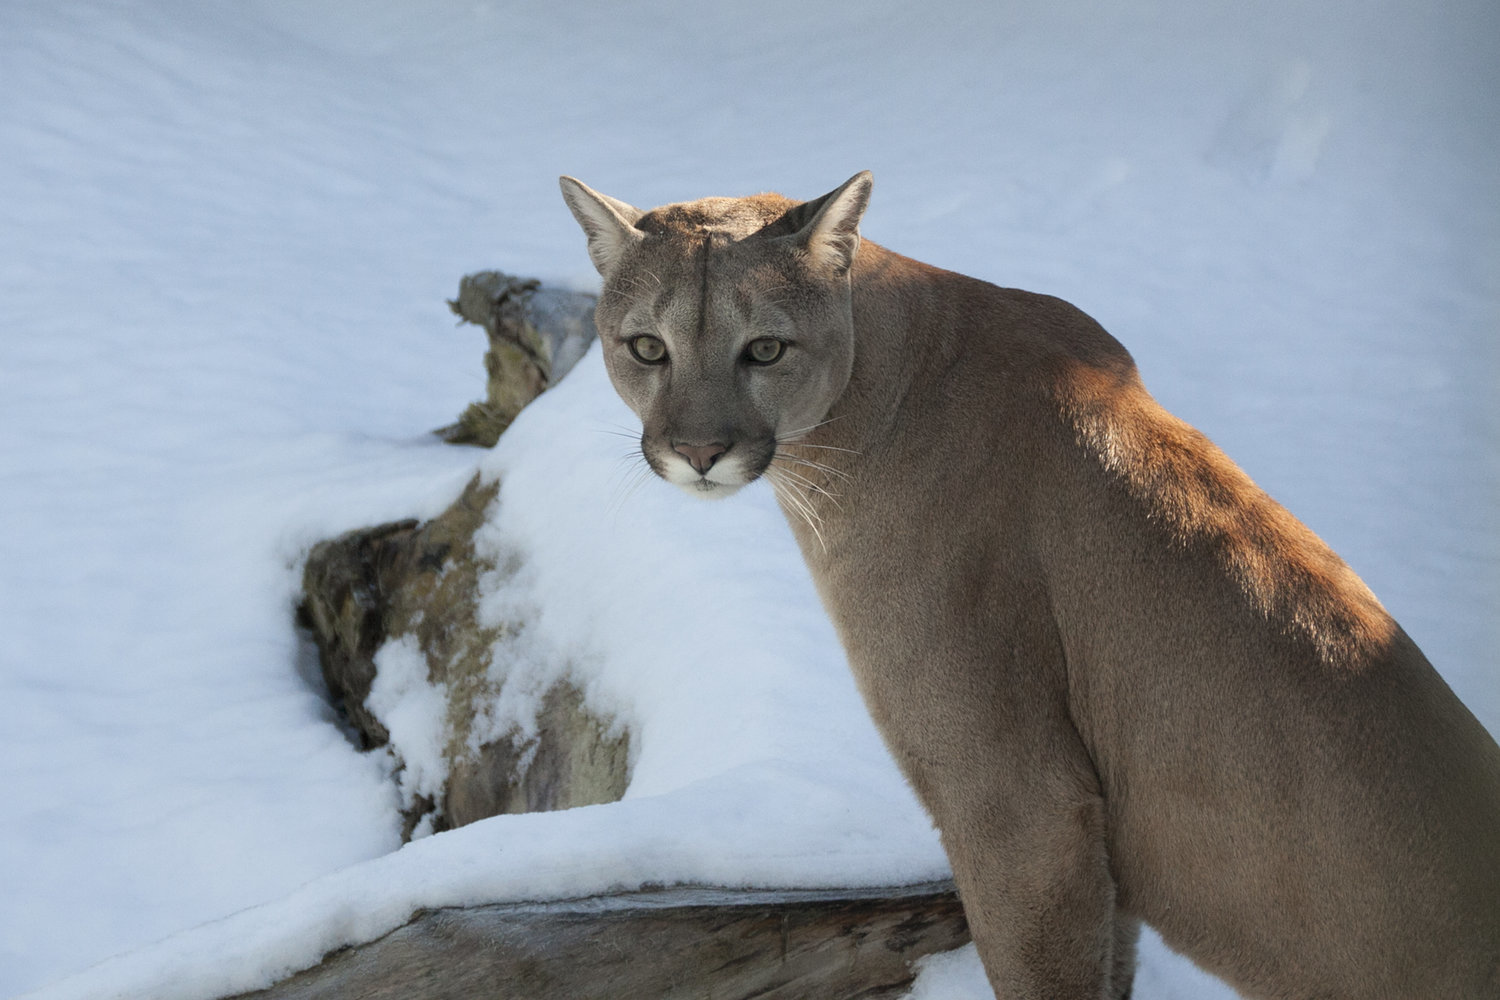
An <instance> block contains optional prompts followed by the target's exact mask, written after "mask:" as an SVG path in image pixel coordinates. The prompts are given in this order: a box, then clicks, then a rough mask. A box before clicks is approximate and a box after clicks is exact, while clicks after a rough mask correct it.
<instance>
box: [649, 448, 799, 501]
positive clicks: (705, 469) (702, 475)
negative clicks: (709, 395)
mask: <svg viewBox="0 0 1500 1000" xmlns="http://www.w3.org/2000/svg"><path fill="white" fill-rule="evenodd" d="M709 450H711V449H706V448H703V447H695V446H687V445H678V446H675V447H672V448H671V449H665V448H663V449H659V450H658V451H657V452H656V454H655V455H652V454H651V453H650V452H649V451H647V450H646V449H645V448H643V449H642V452H643V453H645V455H646V461H647V464H649V465H650V466H651V468H652V470H653V471H655V473H656V474H657V475H658V476H660V477H661V478H663V479H665V480H666V481H667V482H669V483H671V484H672V485H673V486H676V487H678V488H679V489H681V490H684V491H686V492H688V493H691V494H692V495H693V496H696V497H700V498H702V499H705V500H722V499H724V498H725V497H728V496H732V495H734V494H735V493H738V492H739V491H740V490H741V489H743V488H744V487H746V486H748V485H750V484H751V483H753V482H754V481H755V480H757V479H759V478H760V477H761V476H762V475H763V474H764V473H765V470H766V466H767V465H769V464H770V459H771V457H773V456H772V455H767V456H766V457H765V458H763V459H761V460H760V461H757V460H756V459H757V456H756V455H755V454H754V452H757V451H759V450H760V449H754V448H750V447H748V446H746V445H744V444H743V443H736V444H731V445H730V446H729V447H727V448H724V449H723V451H722V452H720V453H718V454H715V455H712V456H711V457H710V456H709V455H708V451H709Z"/></svg>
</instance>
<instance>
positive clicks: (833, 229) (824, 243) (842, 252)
mask: <svg viewBox="0 0 1500 1000" xmlns="http://www.w3.org/2000/svg"><path fill="white" fill-rule="evenodd" d="M874 183H875V179H874V177H872V176H871V175H870V172H869V171H868V170H861V171H860V172H859V173H857V174H855V175H854V176H853V177H851V178H849V179H848V180H847V181H845V182H844V183H843V184H841V185H839V186H838V187H837V188H835V189H834V190H833V191H830V192H829V193H828V194H825V195H824V196H823V197H821V198H817V199H814V200H813V201H810V202H808V203H807V204H805V205H803V206H802V212H803V213H809V212H810V213H812V218H811V219H809V220H808V221H807V222H806V224H804V225H803V226H802V228H801V229H799V230H798V231H797V235H796V236H795V237H794V238H795V239H796V240H797V241H798V242H799V243H800V244H801V245H802V248H803V250H804V251H805V252H806V253H807V255H808V258H809V259H810V260H812V261H813V262H814V263H815V264H816V265H818V266H820V267H825V268H828V269H829V270H831V271H832V272H833V273H835V274H838V275H845V274H848V273H849V269H850V268H852V267H853V266H854V254H855V252H856V251H857V250H859V220H860V217H861V216H863V215H864V214H865V208H866V206H868V205H869V204H870V188H871V187H872V186H874Z"/></svg>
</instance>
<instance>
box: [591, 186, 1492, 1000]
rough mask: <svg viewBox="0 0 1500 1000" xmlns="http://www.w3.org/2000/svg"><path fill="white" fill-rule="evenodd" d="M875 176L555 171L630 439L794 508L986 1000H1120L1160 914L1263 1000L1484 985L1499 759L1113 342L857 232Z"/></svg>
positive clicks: (683, 478)
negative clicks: (599, 289)
mask: <svg viewBox="0 0 1500 1000" xmlns="http://www.w3.org/2000/svg"><path fill="white" fill-rule="evenodd" d="M869 189H870V181H869V176H868V174H861V175H857V176H856V177H855V178H853V179H851V180H850V181H849V182H848V183H847V184H845V185H844V186H843V187H841V188H839V189H838V190H837V191H835V192H833V193H832V194H830V195H828V196H826V197H825V198H823V199H818V200H817V201H814V202H810V203H807V204H805V205H802V204H798V203H796V202H792V201H788V200H786V199H782V198H780V197H778V196H774V195H761V196H757V197H755V198H751V199H709V200H705V201H700V202H693V203H688V204H685V205H677V206H668V207H666V208H663V209H657V210H655V211H653V212H649V213H641V212H639V210H636V209H632V208H630V206H628V205H625V204H624V203H623V202H614V201H613V200H612V199H602V196H599V195H597V194H596V193H595V192H592V191H590V190H589V189H588V188H586V187H584V186H583V185H581V184H578V183H577V182H576V181H572V180H571V179H565V181H564V193H565V195H566V196H567V199H568V202H569V205H570V207H572V209H573V211H574V214H575V215H577V216H578V217H579V221H580V222H581V223H583V225H584V228H585V230H586V231H588V232H589V233H590V248H591V253H593V254H594V256H595V260H596V263H598V264H599V265H600V270H601V273H602V274H603V276H604V279H605V288H604V295H603V297H602V298H601V303H600V307H599V313H598V319H599V329H600V334H601V339H602V340H603V343H604V348H605V356H606V361H607V364H608V365H609V368H610V374H611V377H612V379H613V380H614V382H615V385H616V387H617V388H618V389H619V390H620V392H621V395H622V396H623V397H624V398H625V400H626V401H627V402H628V403H629V404H630V405H631V406H632V407H633V408H634V409H635V410H636V412H637V413H638V414H639V415H640V416H641V418H642V423H643V428H644V430H643V434H642V450H643V453H644V454H645V455H646V457H647V460H648V461H649V462H651V464H652V466H653V467H654V468H656V469H657V471H658V472H660V473H661V474H662V475H664V476H666V477H667V478H668V479H670V480H671V481H673V482H675V483H677V484H678V485H680V486H682V487H683V488H684V489H688V490H690V491H694V492H699V493H702V494H704V495H709V496H716V495H723V494H726V493H730V492H733V491H734V490H735V489H738V488H739V487H740V486H742V485H744V483H746V482H749V481H751V480H753V479H755V478H758V477H761V476H765V477H767V478H769V479H770V480H771V481H772V482H773V485H775V487H776V489H777V495H778V497H779V498H780V500H781V502H782V506H783V509H784V510H785V511H786V513H787V517H788V520H789V521H790V523H791V525H792V528H793V530H794V532H795V533H796V535H797V539H798V542H799V543H800V545H801V547H802V551H803V554H804V556H805V558H806V560H807V563H808V566H809V568H810V569H811V571H812V575H813V578H814V580H815V581H816V583H817V585H818V588H819V592H820V594H821V596H822V598H823V601H824V604H825V606H826V607H827V609H828V612H829V614H830V616H831V617H832V619H833V621H834V623H835V625H836V627H837V628H838V630H839V634H840V637H841V638H842V640H843V643H844V646H845V648H846V650H847V652H848V654H849V661H850V665H851V667H852V669H853V671H854V673H855V677H856V679H857V680H858V682H859V685H860V689H861V692H862V693H863V695H864V697H865V700H866V703H867V705H868V706H869V709H870V711H871V714H872V716H873V717H874V719H875V721H876V723H877V725H878V726H879V727H880V730H881V732H882V734H883V735H884V737H885V739H886V741H887V744H888V745H889V746H890V748H891V750H892V753H893V755H894V756H895V758H896V760H897V762H898V763H899V764H900V766H901V767H902V769H903V771H904V773H905V774H906V775H907V777H908V778H909V779H910V781H911V782H912V784H913V786H914V787H915V788H916V790H917V792H918V794H919V796H920V797H921V799H922V801H923V802H924V804H925V805H926V806H927V808H928V809H929V810H930V811H931V813H932V815H933V818H934V820H935V821H936V823H937V824H938V827H939V829H940V830H941V831H942V835H943V841H944V845H945V847H946V849H947V851H948V854H949V858H950V860H951V861H952V865H953V870H954V874H955V877H956V878H957V880H958V884H959V888H960V892H961V894H962V897H963V900H964V905H965V909H966V911H967V913H968V916H969V920H970V924H971V927H972V930H973V933H974V938H975V941H976V942H977V944H978V946H979V951H980V955H981V957H982V958H983V960H984V964H985V968H986V970H987V972H988V974H989V977H990V980H991V982H992V983H993V985H994V987H995V990H996V994H997V996H999V997H1001V998H1004V1000H1022V998H1049V1000H1059V998H1089V1000H1099V998H1101V997H1124V996H1127V995H1128V993H1129V990H1130V982H1131V978H1132V975H1133V969H1134V945H1135V933H1136V929H1137V926H1138V923H1137V922H1138V921H1145V922H1147V923H1149V924H1151V925H1152V926H1154V927H1156V928H1157V929H1158V930H1159V931H1160V933H1161V934H1162V936H1163V937H1164V938H1165V939H1166V940H1167V942H1168V943H1169V944H1171V945H1172V946H1173V947H1175V948H1177V949H1179V950H1181V951H1183V952H1185V953H1187V954H1188V955H1189V956H1190V957H1192V958H1193V959H1194V960H1195V961H1197V962H1198V963H1199V964H1200V965H1202V966H1203V967H1204V968H1206V969H1208V970H1209V971H1211V972H1214V973H1216V974H1217V975H1219V976H1221V977H1223V978H1224V979H1226V980H1228V981H1229V982H1230V983H1231V984H1233V985H1234V986H1235V987H1236V988H1238V989H1239V990H1241V991H1242V992H1243V993H1244V994H1245V995H1246V996H1248V997H1264V998H1321V997H1329V998H1332V997H1338V998H1409V997H1445V998H1446V997H1463V998H1479V997H1486V998H1496V997H1500V748H1497V747H1496V744H1495V741H1494V740H1493V739H1492V738H1491V737H1490V735H1489V734H1488V733H1486V732H1485V730H1484V729H1483V727H1481V726H1480V725H1479V723H1478V722H1477V721H1476V720H1475V719H1474V717H1473V716H1472V715H1471V714H1470V713H1469V712H1468V711H1467V710H1466V709H1465V708H1464V706H1463V705H1462V704H1461V703H1460V702H1459V701H1458V699H1457V698H1456V697H1455V696H1454V695H1453V693H1452V691H1451V690H1449V688H1448V687H1447V685H1446V684H1444V682H1443V681H1442V679H1441V678H1440V677H1439V676H1438V675H1437V673H1436V672H1435V671H1434V670H1433V669H1432V667H1431V666H1430V665H1429V664H1428V662H1427V661H1426V659H1425V658H1424V657H1423V656H1422V653H1421V652H1420V651H1419V650H1418V649H1417V647H1416V646H1415V645H1414V644H1413V643H1412V642H1411V640H1410V639H1409V638H1408V637H1407V636H1406V634H1405V633H1404V632H1403V631H1402V630H1401V629H1400V627H1399V626H1398V625H1397V624H1396V623H1395V622H1394V621H1393V620H1392V619H1391V618H1390V616H1389V615H1388V614H1387V613H1386V612H1385V610H1384V609H1383V608H1382V607H1381V605H1380V603H1379V602H1378V601H1377V600H1376V599H1375V597H1374V595H1372V594H1371V593H1370V591H1369V590H1368V589H1367V588H1366V587H1365V586H1364V584H1363V583H1362V582H1361V581H1360V580H1359V578H1358V577H1357V576H1355V574H1354V573H1353V572H1352V571H1351V570H1350V569H1349V568H1348V567H1347V566H1346V565H1345V564H1344V563H1343V562H1342V561H1341V560H1340V559H1339V558H1338V557H1337V556H1336V555H1334V553H1333V552H1331V551H1330V550H1329V549H1328V548H1327V547H1326V546H1325V545H1324V544H1323V543H1322V542H1321V541H1320V540H1319V539H1318V538H1317V537H1316V536H1315V535H1314V534H1313V533H1312V532H1311V531H1309V530H1308V529H1307V528H1306V527H1305V526H1303V525H1302V524H1301V523H1300V522H1299V521H1297V520H1296V518H1294V517H1293V516H1292V515H1291V514H1289V513H1288V512H1287V511H1286V510H1284V509H1283V508H1281V507H1280V506H1279V505H1277V504H1276V503H1275V502H1274V501H1273V500H1271V499H1270V498H1269V497H1268V496H1266V494H1265V493H1263V492H1262V491H1261V490H1259V489H1258V488H1257V487H1256V486H1255V485H1254V484H1253V483H1252V482H1251V481H1250V480H1249V478H1248V477H1247V476H1246V475H1245V474H1244V473H1243V472H1242V471H1240V469H1239V468H1238V467H1236V466H1235V465H1234V464H1233V463H1232V462H1231V461H1230V460H1229V459H1228V458H1226V457H1225V456H1224V455H1223V454H1222V453H1221V452H1219V451H1218V449H1216V448H1215V447H1214V446H1213V445H1212V444H1211V443H1210V442H1209V441H1208V440H1207V439H1206V438H1205V437H1203V435H1201V434H1199V433H1198V432H1197V431H1195V430H1193V429H1192V428H1191V427H1188V426H1187V425H1186V424H1184V423H1182V422H1181V421H1180V420H1177V419H1176V418H1175V417H1173V416H1171V415H1170V414H1168V413H1167V412H1165V411H1164V410H1162V409H1161V407H1160V406H1159V405H1158V404H1157V403H1156V402H1155V401H1154V400H1153V399H1152V398H1151V396H1150V395H1149V394H1148V393H1147V392H1146V390H1145V389H1144V388H1143V387H1142V385H1141V383H1140V381H1139V379H1138V378H1137V375H1136V372H1135V368H1134V365H1133V363H1132V362H1131V359H1130V357H1129V355H1128V354H1127V353H1126V352H1125V350H1124V349H1123V348H1122V347H1121V346H1120V345H1119V344H1118V343H1116V342H1115V341H1114V340H1113V338H1111V337H1110V336H1109V335H1108V334H1106V333H1105V332H1104V331H1103V330H1102V329H1100V328H1099V327H1098V325H1097V324H1095V323H1094V322H1093V321H1092V320H1090V319H1089V318H1088V317H1087V316H1084V315H1083V314H1082V313H1080V312H1079V311H1078V310H1076V309H1074V308H1073V307H1071V306H1069V305H1067V304H1066V303H1063V302H1061V301H1059V300H1057V299H1052V298H1047V297H1045V296H1038V295H1032V294H1029V293H1026V292H1020V291H1016V290H1012V289H1002V288H997V287H995V286H993V285H990V284H987V283H985V282H982V281H977V280H974V279H972V278H966V277H963V276H961V275H957V274H952V273H949V272H945V271H941V270H938V269H936V268H932V267H929V266H927V265H924V264H920V263H917V262H915V261H912V260H908V259H906V258H904V257H901V256H899V255H897V254H894V253H891V252H890V251H887V250H885V249H883V248H881V247H878V246H876V245H874V244H872V243H869V242H867V241H864V242H862V241H861V240H860V239H859V236H858V233H857V229H856V227H857V224H858V221H859V217H860V214H861V213H862V212H863V209H864V205H865V201H866V199H867V198H868V194H869ZM605 209H608V210H607V211H606V210H605ZM591 227H592V228H591ZM642 335H647V336H650V337H655V338H658V339H660V341H661V342H662V344H663V345H664V347H665V349H666V351H667V352H668V360H667V361H665V362H663V363H661V364H657V365H643V364H642V363H640V362H639V361H638V360H636V359H634V358H633V357H632V355H631V353H630V350H629V347H630V338H632V337H637V336H642ZM768 335H771V336H776V337H778V338H780V339H782V340H784V341H785V343H786V348H785V353H784V356H783V357H782V358H781V359H780V360H778V361H777V362H776V363H775V364H772V365H768V366H757V365H754V364H751V363H749V362H748V361H747V360H746V358H747V357H748V354H747V353H746V351H747V347H746V345H747V344H749V343H751V342H752V341H754V340H755V339H756V338H762V337H765V336H768ZM705 448H707V449H709V451H713V452H721V454H719V455H718V458H717V460H716V462H715V464H714V467H713V468H710V469H709V470H708V472H707V473H704V474H702V475H700V474H699V472H698V471H697V470H696V468H695V467H690V466H689V464H688V462H687V459H686V458H685V457H684V456H685V455H697V456H701V455H703V454H707V452H705V451H704V449H705Z"/></svg>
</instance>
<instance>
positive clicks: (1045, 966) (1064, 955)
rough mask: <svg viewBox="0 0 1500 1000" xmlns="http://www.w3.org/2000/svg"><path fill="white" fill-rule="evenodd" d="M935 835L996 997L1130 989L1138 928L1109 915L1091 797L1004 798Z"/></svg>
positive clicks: (1024, 999) (1069, 999)
mask: <svg viewBox="0 0 1500 1000" xmlns="http://www.w3.org/2000/svg"><path fill="white" fill-rule="evenodd" d="M943 834H944V842H945V845H946V846H947V848H948V853H949V860H950V861H951V862H952V865H953V872H954V877H955V879H956V880H957V883H958V890H959V895H960V897H961V898H962V900H963V904H964V912H965V914H966V915H967V916H968V919H969V928H970V931H971V932H972V934H973V937H974V943H975V945H976V946H977V947H978V950H979V957H980V958H981V959H982V960H983V962H984V968H985V972H986V973H987V975H988V976H989V979H990V984H991V986H993V987H994V990H995V995H996V997H998V998H1003V1000H1120V998H1123V997H1127V996H1128V995H1129V991H1130V980H1131V978H1132V974H1133V971H1134V944H1135V935H1136V929H1137V928H1136V925H1135V923H1134V921H1132V920H1130V919H1129V918H1123V917H1117V915H1116V911H1115V889H1114V881H1113V878H1112V877H1111V875H1110V871H1109V861H1108V855H1107V851H1106V847H1105V840H1104V821H1103V803H1102V801H1101V800H1099V799H1098V798H1097V796H1095V797H1084V798H1074V799H1071V800H1069V801H1065V802H1056V801H1054V802H1051V803H1047V804H1043V803H1041V802H1021V801H1016V800H1015V799H1011V800H1009V801H1006V802H1004V803H1003V804H999V805H994V806H991V807H990V808H987V809H985V810H983V811H976V812H975V813H974V814H973V815H970V816H968V817H966V818H964V819H961V820H955V819H954V818H952V817H950V818H949V822H948V824H947V825H945V826H944V830H943ZM1122 952H1123V954H1122Z"/></svg>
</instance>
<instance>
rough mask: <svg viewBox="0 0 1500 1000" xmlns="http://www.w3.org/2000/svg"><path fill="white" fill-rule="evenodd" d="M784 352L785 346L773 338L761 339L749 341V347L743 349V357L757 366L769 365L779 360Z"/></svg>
mask: <svg viewBox="0 0 1500 1000" xmlns="http://www.w3.org/2000/svg"><path fill="white" fill-rule="evenodd" d="M785 350H786V344H784V343H783V342H781V341H779V340H777V339H776V338H775V337H761V338H759V339H758V340H752V341H750V345H749V346H748V347H746V348H745V357H746V359H747V360H749V361H751V362H753V363H755V364H757V365H769V364H772V363H773V362H775V361H776V360H777V359H779V358H780V357H781V355H782V353H783V352H784V351H785Z"/></svg>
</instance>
